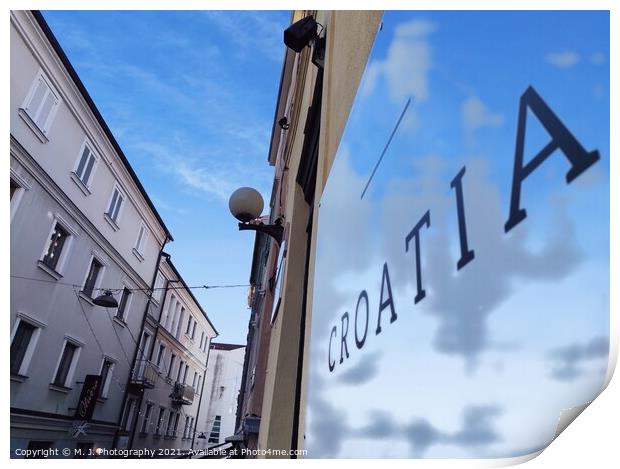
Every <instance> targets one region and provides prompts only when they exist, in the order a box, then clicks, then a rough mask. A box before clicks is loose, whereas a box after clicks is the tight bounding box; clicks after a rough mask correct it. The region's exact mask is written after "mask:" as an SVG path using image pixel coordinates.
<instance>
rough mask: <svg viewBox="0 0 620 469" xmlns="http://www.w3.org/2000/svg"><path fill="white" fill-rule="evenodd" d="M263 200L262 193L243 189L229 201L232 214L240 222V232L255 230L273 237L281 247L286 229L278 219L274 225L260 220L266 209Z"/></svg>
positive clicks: (246, 188)
mask: <svg viewBox="0 0 620 469" xmlns="http://www.w3.org/2000/svg"><path fill="white" fill-rule="evenodd" d="M264 205H265V204H264V202H263V198H262V196H261V195H260V193H259V192H258V191H257V190H256V189H253V188H252V187H241V188H239V189H237V190H236V191H235V192H233V193H232V195H231V196H230V200H229V201H228V208H230V213H232V214H233V216H234V217H235V218H236V219H237V220H239V221H240V223H239V231H244V230H253V231H260V232H261V233H265V234H267V235H269V236H271V237H272V238H273V239H275V240H276V243H278V245H280V244H281V243H282V236H283V234H284V228H283V227H282V220H281V219H279V218H278V219H277V220H276V221H275V223H274V224H272V225H266V224H264V223H263V222H262V220H261V219H260V214H261V212H262V211H263V207H264Z"/></svg>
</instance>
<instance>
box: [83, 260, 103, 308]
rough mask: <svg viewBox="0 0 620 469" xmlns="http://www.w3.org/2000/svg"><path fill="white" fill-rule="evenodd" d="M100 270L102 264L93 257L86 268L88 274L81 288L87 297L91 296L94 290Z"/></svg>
mask: <svg viewBox="0 0 620 469" xmlns="http://www.w3.org/2000/svg"><path fill="white" fill-rule="evenodd" d="M102 270H103V264H102V263H101V262H99V260H98V259H97V258H96V257H93V260H92V261H91V263H90V268H89V269H88V275H87V276H86V282H85V283H84V288H83V289H82V293H84V294H85V295H86V296H88V297H89V298H92V297H93V292H94V290H95V286H96V284H97V280H98V278H99V274H100V273H101V271H102Z"/></svg>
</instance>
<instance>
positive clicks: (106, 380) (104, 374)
mask: <svg viewBox="0 0 620 469" xmlns="http://www.w3.org/2000/svg"><path fill="white" fill-rule="evenodd" d="M114 365H115V362H114V360H111V359H110V358H107V357H106V358H104V359H103V363H102V364H101V371H100V372H99V375H100V376H101V384H100V385H99V397H101V398H104V399H105V398H107V397H108V392H109V390H110V382H111V381H112V376H113V373H114Z"/></svg>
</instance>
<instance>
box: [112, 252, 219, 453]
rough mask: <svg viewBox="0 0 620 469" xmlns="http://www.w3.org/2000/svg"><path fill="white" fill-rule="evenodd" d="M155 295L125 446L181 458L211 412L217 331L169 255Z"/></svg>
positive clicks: (135, 374) (138, 365) (138, 363)
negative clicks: (208, 380) (209, 383)
mask: <svg viewBox="0 0 620 469" xmlns="http://www.w3.org/2000/svg"><path fill="white" fill-rule="evenodd" d="M153 292H154V293H153V303H152V307H151V308H150V309H149V312H148V314H147V317H146V318H145V327H144V330H143V332H142V338H141V347H140V351H139V353H138V355H137V360H136V362H135V366H134V369H133V373H132V379H131V386H130V392H129V394H128V396H127V399H126V402H125V410H126V412H127V413H128V414H129V415H132V416H133V417H131V418H129V419H127V421H130V423H128V424H127V425H126V426H125V427H124V429H123V430H124V438H123V444H122V445H121V446H123V447H131V448H135V449H143V448H148V449H156V450H174V451H171V452H169V453H167V452H166V451H163V452H162V454H161V455H162V456H179V455H181V454H186V453H187V452H188V450H190V449H192V448H193V447H194V444H195V442H196V436H197V435H196V433H197V427H198V421H199V418H200V415H205V414H206V412H207V408H208V404H209V402H208V399H209V391H208V388H207V387H206V386H205V376H206V373H207V361H208V360H209V361H210V358H209V350H210V349H209V346H210V344H211V340H212V339H213V338H214V337H216V336H217V331H216V329H215V327H214V326H213V324H212V323H211V321H210V320H209V318H208V317H207V314H206V312H205V311H204V310H203V309H202V307H201V306H200V304H199V303H198V300H197V299H196V298H195V296H194V295H193V294H192V292H191V289H189V288H188V286H187V285H186V283H185V281H184V280H183V278H182V277H181V275H180V274H179V272H178V271H177V269H176V267H175V266H174V264H173V263H172V261H171V259H170V256H169V255H168V254H165V253H164V254H163V256H162V262H161V264H160V267H159V270H158V273H157V277H156V281H155V287H154V289H153Z"/></svg>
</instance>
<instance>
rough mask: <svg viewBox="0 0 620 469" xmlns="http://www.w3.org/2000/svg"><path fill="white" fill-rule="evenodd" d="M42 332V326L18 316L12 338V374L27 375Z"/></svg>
mask: <svg viewBox="0 0 620 469" xmlns="http://www.w3.org/2000/svg"><path fill="white" fill-rule="evenodd" d="M40 333H41V327H39V325H37V324H34V323H33V322H31V321H28V320H26V319H24V318H22V317H18V318H17V324H16V327H15V328H14V332H13V337H12V338H11V374H12V375H20V376H26V373H27V372H28V367H29V365H30V361H31V359H32V355H33V354H34V349H35V347H36V345H37V341H38V339H39V334H40Z"/></svg>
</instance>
